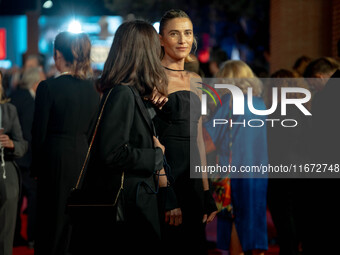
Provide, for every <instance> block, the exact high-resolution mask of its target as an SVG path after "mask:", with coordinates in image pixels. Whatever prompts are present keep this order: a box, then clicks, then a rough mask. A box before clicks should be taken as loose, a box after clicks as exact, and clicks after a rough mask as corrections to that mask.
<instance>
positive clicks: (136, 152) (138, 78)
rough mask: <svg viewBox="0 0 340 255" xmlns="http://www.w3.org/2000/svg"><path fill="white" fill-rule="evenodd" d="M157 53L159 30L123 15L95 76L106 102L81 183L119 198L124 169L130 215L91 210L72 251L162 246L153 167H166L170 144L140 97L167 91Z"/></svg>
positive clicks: (151, 250)
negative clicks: (121, 217) (120, 218)
mask: <svg viewBox="0 0 340 255" xmlns="http://www.w3.org/2000/svg"><path fill="white" fill-rule="evenodd" d="M159 57H160V43H159V39H158V35H157V32H156V30H155V29H154V28H153V26H152V25H150V24H149V23H146V22H144V21H139V20H136V21H130V22H125V23H123V24H122V25H121V26H120V27H119V28H118V30H117V31H116V34H115V38H114V40H113V43H112V46H111V49H110V52H109V55H108V58H107V60H106V62H105V65H104V70H103V73H102V76H101V78H100V79H99V80H98V82H97V88H98V89H99V90H100V91H101V92H102V93H103V100H102V105H103V104H104V102H106V104H105V105H104V108H103V112H102V116H101V119H100V123H99V125H98V130H97V132H96V136H95V138H94V142H93V146H92V149H91V154H90V159H89V162H88V167H87V170H86V174H85V176H84V181H83V185H82V187H81V189H82V190H83V192H85V194H90V195H89V196H91V197H94V198H97V199H100V198H102V197H106V196H107V195H108V194H112V196H113V197H115V196H116V194H117V190H118V189H119V187H120V184H121V178H122V172H124V181H123V187H124V190H123V192H124V197H125V200H126V201H125V204H126V210H125V211H126V215H125V219H126V221H125V222H124V223H121V224H116V223H115V222H114V215H111V216H109V217H105V216H101V215H100V216H95V215H92V218H88V217H86V216H85V217H84V221H83V222H80V224H77V225H76V226H75V231H74V232H73V236H72V242H71V252H72V254H109V253H113V252H116V253H117V254H137V253H138V254H144V253H145V254H161V253H162V251H160V250H157V248H159V245H158V244H159V240H160V235H161V234H160V222H159V213H158V201H157V190H158V187H157V185H158V184H157V183H158V182H156V179H157V176H156V175H155V174H157V173H161V174H164V169H163V153H164V147H163V146H162V145H161V144H160V142H159V141H158V139H157V138H156V137H154V136H153V132H152V127H151V126H150V125H149V123H151V118H150V117H149V116H148V115H147V114H145V115H143V109H144V106H143V102H142V101H141V98H149V99H150V98H152V94H153V91H154V90H157V91H159V92H160V93H161V94H162V95H163V96H166V95H167V77H166V75H165V72H164V69H163V67H162V66H161V62H160V58H159ZM138 102H140V103H141V104H138ZM141 106H143V107H141ZM146 113H147V112H146ZM149 118H150V119H149ZM148 120H149V123H148ZM166 185H167V180H166V176H165V175H163V176H160V177H159V186H160V187H162V186H166ZM79 216H80V217H81V215H79Z"/></svg>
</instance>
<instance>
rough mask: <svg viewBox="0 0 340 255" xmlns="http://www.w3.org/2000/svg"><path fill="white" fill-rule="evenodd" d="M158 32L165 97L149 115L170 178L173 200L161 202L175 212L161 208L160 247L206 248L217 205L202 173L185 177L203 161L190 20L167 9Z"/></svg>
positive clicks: (170, 250)
mask: <svg viewBox="0 0 340 255" xmlns="http://www.w3.org/2000/svg"><path fill="white" fill-rule="evenodd" d="M159 33H160V42H161V46H162V66H163V68H164V70H165V73H166V75H167V77H168V79H169V85H168V93H169V97H168V102H167V103H166V104H165V105H164V106H163V108H162V110H159V111H158V112H157V116H156V118H155V119H154V121H155V126H156V129H157V132H158V135H159V137H160V138H159V139H160V141H161V143H162V144H164V146H165V148H166V152H165V155H166V157H167V163H168V164H169V165H170V168H171V174H172V177H173V179H174V180H173V185H172V188H173V190H174V193H175V195H176V196H175V200H174V199H172V202H173V203H172V204H169V202H170V201H167V202H166V210H167V209H172V208H177V210H178V211H179V213H178V214H176V215H171V212H173V211H170V212H167V213H166V221H167V222H169V224H166V225H165V226H164V242H165V245H164V246H166V247H167V248H166V251H164V252H165V253H166V254H174V253H181V254H207V252H208V251H207V246H206V239H205V223H209V222H211V221H212V220H213V218H214V217H215V215H216V211H217V208H216V205H215V201H214V199H213V197H212V194H211V193H210V191H209V183H208V179H207V178H206V176H196V178H190V177H191V174H192V173H193V169H192V166H194V165H196V166H197V165H198V166H201V165H206V155H205V149H204V141H203V135H202V118H201V114H200V109H201V107H200V105H201V101H200V100H201V99H200V98H201V93H200V91H199V90H198V89H197V88H196V87H197V86H195V85H197V83H196V84H192V85H191V84H190V80H191V79H192V78H196V79H197V81H200V80H201V79H200V76H199V75H197V74H196V73H193V72H189V71H185V70H184V63H185V62H190V61H193V60H192V59H191V57H190V52H191V50H192V45H193V44H194V45H195V46H196V40H195V37H194V33H193V25H192V22H191V20H190V18H189V16H188V15H187V14H186V13H185V12H184V11H182V10H169V11H168V12H166V13H165V14H164V15H163V17H162V19H161V21H160V29H159ZM190 106H191V107H192V109H190ZM203 177H204V178H203ZM176 200H177V201H176ZM178 215H179V216H178ZM179 223H180V224H179Z"/></svg>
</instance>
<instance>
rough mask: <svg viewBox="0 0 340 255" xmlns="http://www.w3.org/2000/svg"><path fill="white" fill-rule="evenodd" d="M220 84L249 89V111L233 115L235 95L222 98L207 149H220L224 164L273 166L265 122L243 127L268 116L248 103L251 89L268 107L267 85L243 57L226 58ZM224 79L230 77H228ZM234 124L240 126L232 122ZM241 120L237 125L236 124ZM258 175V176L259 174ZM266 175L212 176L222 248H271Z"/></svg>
mask: <svg viewBox="0 0 340 255" xmlns="http://www.w3.org/2000/svg"><path fill="white" fill-rule="evenodd" d="M217 77H218V78H221V80H220V81H219V83H225V84H226V83H227V84H234V85H235V86H237V87H238V88H239V89H240V90H242V92H243V93H244V102H245V104H244V108H245V109H244V115H233V113H232V112H233V103H232V102H233V98H232V96H231V94H230V93H229V92H227V93H226V94H225V95H224V96H223V97H222V105H223V106H222V107H219V108H217V109H216V112H215V114H214V116H213V117H212V118H211V120H210V121H208V122H207V123H205V124H204V127H205V129H204V131H206V132H205V136H204V137H205V138H206V150H207V152H208V153H209V152H211V151H213V150H216V152H217V155H218V158H219V162H218V164H219V165H221V166H228V165H230V166H233V167H235V169H238V170H239V169H240V167H242V166H260V165H267V164H268V153H267V132H266V126H265V125H263V126H262V127H251V126H247V125H246V124H245V125H242V123H243V122H244V123H248V121H249V120H251V119H260V120H262V122H263V123H265V122H266V121H265V116H260V115H255V114H253V113H252V112H251V111H250V110H249V108H248V106H247V101H248V100H247V97H248V96H249V95H248V94H247V90H248V88H252V90H253V94H252V96H253V99H252V102H253V107H254V108H255V109H257V110H265V109H266V107H265V104H264V102H263V100H262V98H261V97H260V96H261V93H262V86H261V83H260V81H259V80H258V79H257V78H256V77H255V76H254V74H253V72H252V70H251V69H250V68H249V66H248V65H247V64H246V63H244V62H242V61H235V60H230V61H227V62H225V64H224V65H223V66H222V68H221V69H220V70H219V71H218V73H217ZM224 78H227V79H226V80H224ZM214 119H228V120H229V124H228V125H216V126H215V127H213V121H214ZM231 122H233V123H235V125H231V124H230V123H231ZM236 123H237V124H236ZM257 177H258V176H257ZM267 183H268V179H267V177H266V176H261V177H260V178H256V177H255V176H252V175H251V174H245V175H238V174H235V175H233V174H232V173H231V174H230V175H229V176H227V175H226V176H221V178H219V179H214V180H213V185H214V188H215V192H216V194H217V196H216V202H217V204H218V207H219V211H220V212H219V214H218V216H217V248H219V249H223V250H229V252H230V254H231V255H241V254H244V253H245V252H251V254H264V250H266V249H267V247H268V240H267V221H266V195H267Z"/></svg>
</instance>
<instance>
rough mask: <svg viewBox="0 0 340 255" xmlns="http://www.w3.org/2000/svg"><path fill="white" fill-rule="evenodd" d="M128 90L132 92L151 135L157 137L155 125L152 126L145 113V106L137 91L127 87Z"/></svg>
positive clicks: (147, 113) (132, 87)
mask: <svg viewBox="0 0 340 255" xmlns="http://www.w3.org/2000/svg"><path fill="white" fill-rule="evenodd" d="M129 88H130V89H131V90H132V93H133V94H134V96H135V99H136V102H137V104H138V107H139V109H140V110H141V112H142V115H143V117H144V119H145V120H146V122H147V123H148V126H149V128H150V129H151V131H152V134H153V135H154V136H156V137H157V135H156V128H155V125H154V124H153V121H152V119H151V116H150V114H149V112H148V111H147V109H146V107H145V104H144V103H143V101H142V98H141V96H140V94H139V93H138V91H137V89H136V88H135V87H134V86H129Z"/></svg>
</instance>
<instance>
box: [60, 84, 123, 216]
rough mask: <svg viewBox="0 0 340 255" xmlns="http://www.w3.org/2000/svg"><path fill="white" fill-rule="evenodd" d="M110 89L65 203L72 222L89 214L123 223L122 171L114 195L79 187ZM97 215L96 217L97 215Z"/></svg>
mask: <svg viewBox="0 0 340 255" xmlns="http://www.w3.org/2000/svg"><path fill="white" fill-rule="evenodd" d="M111 91H112V89H111V90H110V91H109V93H108V94H107V96H106V98H105V101H104V103H103V106H102V109H101V111H100V114H99V117H98V120H97V123H96V127H95V129H94V133H93V136H92V140H91V143H90V145H89V148H88V151H87V154H86V157H85V160H84V163H83V166H82V169H81V171H80V174H79V177H78V181H77V184H76V186H75V187H74V188H73V189H72V190H71V193H70V195H69V197H68V200H67V204H66V213H67V214H68V215H69V216H70V217H71V221H72V222H76V221H77V220H80V219H82V218H83V217H86V216H90V217H92V218H94V217H95V218H97V219H98V217H99V218H102V219H112V220H113V222H114V223H123V222H125V220H126V217H125V201H124V171H123V172H122V174H121V182H120V187H119V189H118V191H117V194H116V196H114V195H113V194H102V195H100V196H99V195H98V194H96V195H94V194H93V193H91V192H88V191H85V190H83V189H80V188H79V184H80V182H81V179H82V176H83V173H84V170H85V168H86V164H87V161H88V159H89V155H90V152H91V148H92V145H93V141H94V138H95V136H96V133H97V130H98V126H99V123H100V120H101V117H102V114H103V110H104V107H105V105H106V102H107V99H108V97H109V95H110V93H111ZM97 216H98V217H97Z"/></svg>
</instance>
